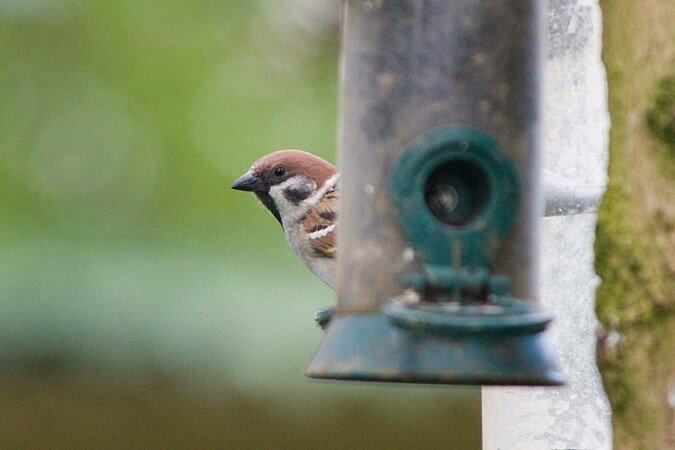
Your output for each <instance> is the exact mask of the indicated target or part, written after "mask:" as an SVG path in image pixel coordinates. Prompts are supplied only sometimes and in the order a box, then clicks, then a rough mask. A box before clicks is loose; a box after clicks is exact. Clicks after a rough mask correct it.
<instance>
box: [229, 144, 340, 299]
mask: <svg viewBox="0 0 675 450" xmlns="http://www.w3.org/2000/svg"><path fill="white" fill-rule="evenodd" d="M339 178H340V175H339V173H338V171H337V169H336V168H335V167H334V166H333V165H332V164H330V163H329V162H327V161H325V160H323V159H322V158H320V157H318V156H315V155H313V154H311V153H308V152H305V151H302V150H279V151H275V152H273V153H270V154H268V155H265V156H263V157H262V158H260V159H258V160H257V161H256V162H254V163H253V165H252V166H251V168H250V169H249V170H248V172H246V173H245V174H244V175H242V176H241V177H239V178H238V179H237V180H236V181H235V182H234V183H233V184H232V189H236V190H239V191H248V192H252V193H253V194H255V196H256V197H257V198H258V200H260V202H261V203H262V204H263V205H264V206H265V207H266V208H267V209H268V210H269V212H270V213H272V215H273V216H274V218H275V219H276V220H277V221H278V222H279V223H280V224H281V227H282V228H283V232H284V235H285V237H286V241H287V242H288V244H289V246H290V247H291V249H292V250H293V252H294V253H295V254H296V255H297V256H298V258H300V261H302V262H303V263H304V264H305V266H307V268H309V270H310V271H311V272H312V273H313V274H314V275H316V276H317V277H319V278H320V279H321V280H322V281H323V282H324V283H326V284H327V285H328V286H330V287H331V288H332V289H335V257H336V239H337V215H338V195H339V188H338V181H339Z"/></svg>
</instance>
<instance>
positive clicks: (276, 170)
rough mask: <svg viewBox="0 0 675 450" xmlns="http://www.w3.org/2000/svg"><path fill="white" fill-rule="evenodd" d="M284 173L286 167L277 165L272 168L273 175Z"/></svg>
mask: <svg viewBox="0 0 675 450" xmlns="http://www.w3.org/2000/svg"><path fill="white" fill-rule="evenodd" d="M285 173H286V169H284V168H283V167H277V168H276V169H274V175H276V176H278V177H280V176H282V175H283V174H285Z"/></svg>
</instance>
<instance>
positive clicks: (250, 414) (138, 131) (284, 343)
mask: <svg viewBox="0 0 675 450" xmlns="http://www.w3.org/2000/svg"><path fill="white" fill-rule="evenodd" d="M338 14H339V13H338V8H337V2H335V1H330V0H324V1H313V0H285V1H281V0H258V1H254V2H236V1H227V0H222V1H207V0H199V1H189V2H188V1H185V0H165V1H163V2H156V1H150V0H126V1H123V0H120V1H97V2H93V1H88V0H2V1H0V198H1V199H2V201H0V208H1V213H0V255H1V257H0V312H1V313H0V400H1V401H2V405H3V408H2V412H1V413H0V446H1V447H2V448H19V447H21V448H26V447H31V448H46V447H50V448H59V447H61V448H138V447H151V448H152V447H154V448H173V447H175V448H216V447H217V448H349V447H353V448H454V449H461V448H478V447H479V446H480V402H479V398H480V391H479V390H475V389H458V388H440V387H436V388H429V387H411V386H383V385H373V384H358V383H356V384H354V383H330V382H318V381H312V380H308V379H305V378H304V377H303V376H302V370H303V368H304V365H305V364H306V363H307V361H308V359H309V358H310V356H311V354H312V352H313V351H314V350H315V348H316V347H317V346H318V344H319V342H320V339H321V332H320V330H319V329H318V328H317V327H316V325H315V324H314V322H313V314H314V312H315V310H317V309H318V308H320V307H324V306H327V305H329V304H330V303H331V302H332V301H333V293H332V291H330V290H329V289H328V288H327V287H325V286H324V285H323V284H322V283H321V282H320V281H318V280H317V279H315V278H314V277H313V276H312V275H311V274H310V273H309V272H308V271H307V270H305V269H304V268H303V267H302V266H301V264H300V263H299V262H297V261H296V259H295V257H294V256H293V254H292V253H291V251H290V250H289V249H288V248H287V245H286V243H285V241H284V239H283V237H282V234H281V230H280V228H279V226H278V224H277V223H276V221H274V219H273V218H272V217H271V215H269V214H268V213H267V212H266V211H265V210H263V208H262V207H261V206H259V205H258V204H257V203H256V202H255V201H254V199H253V198H252V197H251V196H249V195H244V194H243V193H241V192H234V191H230V190H229V185H230V184H231V183H232V181H233V180H234V179H235V178H236V177H237V176H238V175H240V174H242V173H243V172H245V171H246V170H247V169H248V167H249V166H250V164H251V163H252V162H253V161H254V160H255V159H257V158H258V157H260V156H262V155H263V154H265V153H268V152H270V151H272V150H276V149H280V148H301V149H306V150H309V151H312V152H314V153H316V154H318V155H320V156H323V157H324V158H326V159H328V160H331V161H334V159H335V158H334V153H335V134H336V114H337V110H336V105H337V99H336V92H337V75H336V74H337V54H338V34H337V25H336V24H337V21H338Z"/></svg>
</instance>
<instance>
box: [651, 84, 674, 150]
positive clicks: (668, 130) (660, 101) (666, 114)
mask: <svg viewBox="0 0 675 450" xmlns="http://www.w3.org/2000/svg"><path fill="white" fill-rule="evenodd" d="M647 126H648V127H649V130H650V131H651V132H652V134H653V135H654V136H656V137H657V138H659V139H661V140H662V141H663V142H665V143H667V144H675V75H671V76H668V77H665V78H663V79H662V80H661V82H660V83H659V84H658V86H657V88H656V95H655V98H654V105H653V106H652V108H651V109H650V110H649V111H648V112H647ZM669 149H670V150H671V152H672V154H671V155H672V156H675V145H671V146H669Z"/></svg>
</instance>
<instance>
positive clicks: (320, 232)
mask: <svg viewBox="0 0 675 450" xmlns="http://www.w3.org/2000/svg"><path fill="white" fill-rule="evenodd" d="M333 230H335V224H333V225H330V226H328V227H326V228H322V229H320V230H317V231H314V232H313V233H309V235H308V237H309V238H310V239H319V238H322V237H324V236H326V235H327V234H328V233H331V232H332V231H333Z"/></svg>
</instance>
